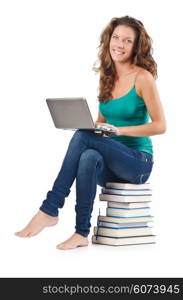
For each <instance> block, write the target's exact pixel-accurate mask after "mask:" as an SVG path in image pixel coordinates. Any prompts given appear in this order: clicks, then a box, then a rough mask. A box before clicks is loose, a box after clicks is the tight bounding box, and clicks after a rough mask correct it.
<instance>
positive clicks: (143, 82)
mask: <svg viewBox="0 0 183 300" xmlns="http://www.w3.org/2000/svg"><path fill="white" fill-rule="evenodd" d="M154 81H155V79H154V77H153V75H152V74H151V73H150V72H149V71H147V70H146V69H143V68H139V69H138V72H137V76H136V80H135V86H136V91H137V93H138V95H139V96H140V97H141V98H142V94H143V90H144V88H145V87H147V86H152V85H153V83H154Z"/></svg>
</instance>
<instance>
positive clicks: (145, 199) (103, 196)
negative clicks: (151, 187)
mask: <svg viewBox="0 0 183 300" xmlns="http://www.w3.org/2000/svg"><path fill="white" fill-rule="evenodd" d="M99 199H100V200H101V201H114V202H149V201H151V199H152V198H151V196H138V195H135V196H121V195H108V194H99Z"/></svg>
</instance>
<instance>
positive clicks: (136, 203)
mask: <svg viewBox="0 0 183 300" xmlns="http://www.w3.org/2000/svg"><path fill="white" fill-rule="evenodd" d="M99 199H100V200H101V201H107V208H106V215H105V216H102V215H99V216H98V222H97V226H95V227H94V234H93V236H92V243H95V244H104V245H113V246H117V245H118V246H122V245H135V244H152V243H155V235H154V234H153V232H152V226H151V225H152V222H153V216H152V215H151V213H150V211H151V208H150V206H149V205H150V202H151V201H152V190H151V188H150V184H149V183H144V184H131V183H115V182H108V183H107V184H106V187H105V188H102V193H101V194H99ZM150 224H151V225H150Z"/></svg>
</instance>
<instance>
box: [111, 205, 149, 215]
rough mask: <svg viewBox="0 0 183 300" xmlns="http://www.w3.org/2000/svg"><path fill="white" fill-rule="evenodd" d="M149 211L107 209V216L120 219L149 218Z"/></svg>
mask: <svg viewBox="0 0 183 300" xmlns="http://www.w3.org/2000/svg"><path fill="white" fill-rule="evenodd" d="M149 214H150V210H149V209H148V208H130V209H128V208H118V207H116V208H115V207H107V208H106V215H107V216H121V217H143V216H149Z"/></svg>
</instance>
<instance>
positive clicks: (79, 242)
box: [57, 233, 89, 250]
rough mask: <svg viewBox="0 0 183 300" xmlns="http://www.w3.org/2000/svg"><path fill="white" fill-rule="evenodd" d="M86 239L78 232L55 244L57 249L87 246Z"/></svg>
mask: <svg viewBox="0 0 183 300" xmlns="http://www.w3.org/2000/svg"><path fill="white" fill-rule="evenodd" d="M88 243H89V242H88V239H87V237H84V236H82V235H80V234H78V233H74V234H73V235H72V236H71V237H70V238H69V239H68V240H66V241H64V242H63V243H61V244H59V245H57V249H59V250H69V249H74V248H77V247H85V246H88Z"/></svg>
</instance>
